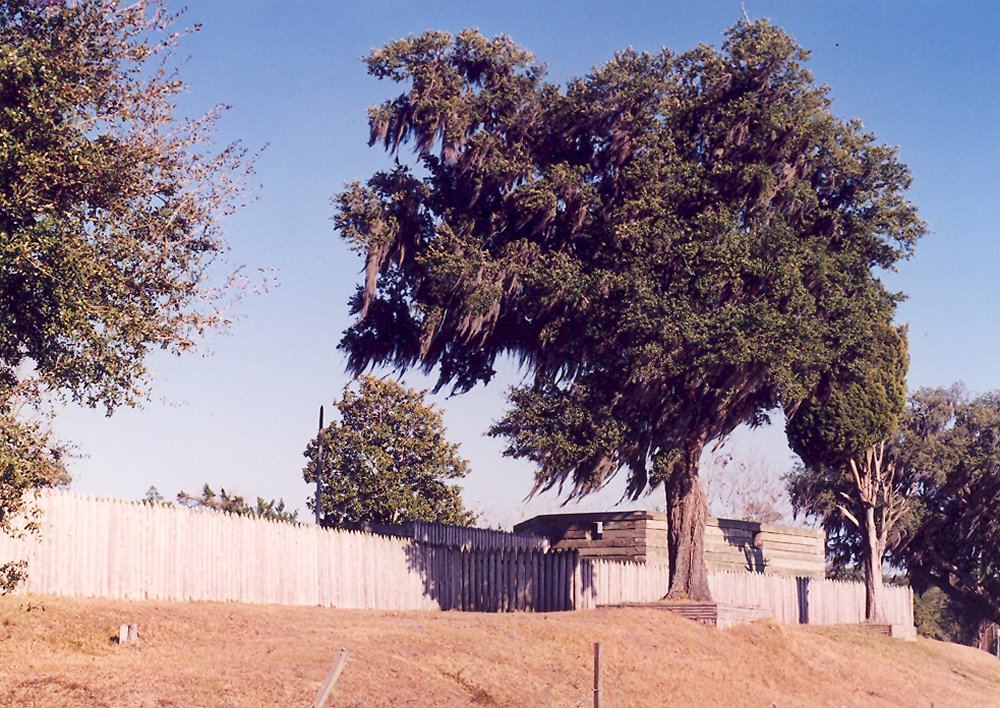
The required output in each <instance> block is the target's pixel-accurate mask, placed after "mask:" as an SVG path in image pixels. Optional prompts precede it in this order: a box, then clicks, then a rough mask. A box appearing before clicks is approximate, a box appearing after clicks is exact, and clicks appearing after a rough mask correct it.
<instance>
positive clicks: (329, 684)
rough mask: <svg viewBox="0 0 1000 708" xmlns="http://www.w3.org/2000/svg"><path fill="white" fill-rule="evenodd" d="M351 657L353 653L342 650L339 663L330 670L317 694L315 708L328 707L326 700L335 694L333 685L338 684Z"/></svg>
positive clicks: (338, 658) (314, 702)
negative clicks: (348, 658)
mask: <svg viewBox="0 0 1000 708" xmlns="http://www.w3.org/2000/svg"><path fill="white" fill-rule="evenodd" d="M350 655H351V652H349V651H347V650H346V649H341V650H340V656H339V657H337V663H335V664H334V665H333V668H332V669H330V673H328V674H327V675H326V681H324V682H323V685H322V686H320V689H319V693H317V694H316V700H315V701H313V708H323V706H324V705H326V700H327V699H328V698H329V697H330V694H331V693H333V684H335V683H337V679H339V678H340V673H341V672H342V671H343V670H344V667H345V666H347V657H349V656H350Z"/></svg>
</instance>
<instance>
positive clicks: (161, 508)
mask: <svg viewBox="0 0 1000 708" xmlns="http://www.w3.org/2000/svg"><path fill="white" fill-rule="evenodd" d="M38 505H39V507H40V510H41V512H42V519H41V534H40V535H30V536H27V537H25V538H22V539H15V538H11V537H9V536H6V535H4V534H0V563H2V562H6V561H8V560H21V559H24V560H27V561H28V580H27V582H26V584H25V586H24V587H22V588H21V592H27V593H32V594H53V595H68V596H84V597H106V598H121V599H157V600H212V601H237V602H247V603H261V604H285V605H319V606H326V607H345V608H368V609H387V610H439V609H440V610H474V611H486V612H496V611H514V610H522V611H542V612H546V611H558V610H571V609H591V608H594V607H597V606H599V605H606V604H617V603H623V602H651V601H655V600H658V599H660V598H662V597H663V595H664V594H665V593H666V589H667V582H668V574H667V568H666V566H663V565H650V564H645V563H635V562H620V561H610V560H599V559H587V558H581V557H580V555H579V553H578V552H577V551H571V550H568V551H547V552H546V551H543V550H540V549H533V548H527V549H522V548H487V549H482V548H476V547H474V545H473V543H474V541H472V540H470V539H472V538H475V537H476V535H475V534H470V535H468V536H467V537H466V538H465V539H464V540H463V539H459V541H457V542H456V543H455V544H454V545H436V544H434V543H430V542H420V541H414V540H412V539H411V538H399V537H392V536H385V535H377V534H371V533H364V532H360V531H335V530H331V529H322V528H320V527H318V526H314V525H306V524H289V523H282V522H276V521H266V520H263V519H253V518H248V517H242V516H233V515H230V514H223V513H219V512H217V511H212V510H194V509H187V508H183V507H168V506H165V505H158V504H146V503H142V502H135V501H126V500H121V499H107V498H100V499H98V498H93V497H86V496H81V495H77V494H74V493H71V492H63V491H48V492H45V493H43V494H41V495H40V496H39V498H38ZM464 530H465V531H467V529H464ZM442 533H444V534H446V535H445V536H444V538H445V540H446V541H447V539H449V538H457V537H455V536H448V535H447V533H448V532H447V531H442ZM500 533H502V532H497V531H491V532H489V534H485V535H480V536H478V538H479V541H480V542H481V543H498V541H497V540H496V538H497V537H496V536H495V535H496V534H500ZM422 538H424V539H427V538H431V536H430V535H429V534H428V535H424V536H423V537H422ZM483 539H487V540H486V541H483ZM490 539H492V540H490ZM518 543H520V541H519V542H518ZM709 582H710V585H711V588H712V593H713V595H714V597H715V599H716V600H717V601H718V602H719V603H720V604H727V605H741V606H746V607H759V608H764V609H765V610H768V611H769V613H770V614H771V616H773V617H774V619H775V620H776V621H778V622H787V623H793V624H794V623H806V622H808V623H810V624H832V623H841V622H859V621H861V620H862V619H863V617H864V586H863V585H862V584H860V583H844V582H835V581H826V580H816V579H807V578H793V577H784V576H773V575H762V574H757V573H733V572H716V573H711V574H710V577H709ZM885 605H886V612H887V614H888V615H889V622H890V623H891V624H909V625H910V626H912V624H913V605H912V592H911V591H910V590H909V588H896V587H887V588H886V594H885Z"/></svg>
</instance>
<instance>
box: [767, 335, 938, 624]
mask: <svg viewBox="0 0 1000 708" xmlns="http://www.w3.org/2000/svg"><path fill="white" fill-rule="evenodd" d="M872 339H873V341H875V343H876V346H875V348H874V357H873V358H872V359H871V360H869V361H868V362H862V363H861V365H859V366H856V367H853V368H845V369H844V370H843V371H842V372H841V374H840V378H834V379H833V380H831V381H830V382H829V383H828V385H827V387H826V390H825V391H824V392H822V393H821V394H820V395H817V396H813V397H810V398H809V399H808V400H806V401H805V403H803V405H802V406H800V408H799V410H798V411H797V413H796V415H795V417H793V418H792V419H791V420H789V421H788V424H787V431H788V438H789V442H790V444H791V446H792V449H793V450H794V451H795V452H796V453H797V454H798V455H799V457H801V458H802V461H803V464H802V465H801V466H799V467H798V468H796V469H795V470H794V471H793V472H792V473H791V474H790V475H789V477H788V487H789V496H790V498H791V501H792V506H793V509H795V511H796V513H799V512H804V513H805V514H806V515H808V516H813V517H816V518H819V519H820V520H821V521H822V523H823V528H824V529H825V531H826V534H827V545H828V549H829V550H830V551H831V553H830V555H831V557H832V558H833V560H834V562H835V563H838V564H848V563H858V564H860V565H861V566H862V567H863V568H864V577H865V617H866V619H867V620H868V621H869V622H883V621H884V616H883V610H882V602H881V598H882V594H883V593H882V586H883V581H882V563H883V561H884V559H885V555H886V552H887V550H889V548H890V547H891V546H894V545H896V544H897V543H898V542H899V538H900V536H899V530H900V528H901V527H902V526H905V525H906V523H907V520H908V513H909V512H910V510H911V509H910V506H911V505H910V496H911V494H912V492H913V491H914V489H915V488H916V486H917V483H918V481H919V480H918V477H917V476H916V474H915V472H916V471H915V470H909V469H905V468H903V467H901V466H900V465H899V464H898V463H897V461H896V459H895V451H894V450H895V442H896V441H895V439H894V436H895V433H896V429H897V427H898V425H899V419H900V415H901V414H902V412H903V408H904V406H905V404H906V371H907V368H908V366H909V357H908V354H907V342H906V335H905V331H904V330H902V329H897V328H895V327H891V326H885V327H882V328H881V329H873V334H872ZM887 444H888V447H887Z"/></svg>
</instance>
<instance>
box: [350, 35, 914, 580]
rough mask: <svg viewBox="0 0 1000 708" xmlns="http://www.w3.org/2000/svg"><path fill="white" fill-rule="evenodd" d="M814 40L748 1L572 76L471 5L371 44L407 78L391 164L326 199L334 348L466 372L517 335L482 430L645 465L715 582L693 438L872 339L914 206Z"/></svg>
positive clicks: (791, 403)
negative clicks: (817, 65)
mask: <svg viewBox="0 0 1000 708" xmlns="http://www.w3.org/2000/svg"><path fill="white" fill-rule="evenodd" d="M806 57H807V53H806V52H805V51H804V50H803V49H801V48H800V47H798V46H797V45H796V44H795V42H794V40H793V39H792V38H791V37H790V36H788V35H787V34H785V33H784V32H783V31H781V30H780V29H778V28H776V27H773V26H771V25H770V24H768V23H767V22H763V21H761V22H755V23H750V22H741V23H739V24H738V25H736V26H735V27H733V28H732V29H730V30H729V32H728V33H727V37H726V40H725V42H724V43H723V45H722V47H721V49H720V50H716V49H713V48H711V47H707V46H699V47H698V48H696V49H694V50H691V51H688V52H685V53H683V54H678V55H674V54H671V53H670V52H669V51H666V50H664V51H662V52H661V53H659V54H657V55H655V56H654V55H649V54H646V53H640V52H635V51H632V50H626V51H623V52H619V53H618V54H616V55H615V57H614V58H613V59H611V60H610V61H608V62H607V63H606V64H604V65H603V66H600V67H598V68H595V69H593V70H592V71H591V72H590V73H589V74H587V75H586V76H584V77H583V78H579V79H574V80H572V81H570V82H569V83H568V84H567V85H566V86H565V87H561V86H557V85H554V84H552V83H548V82H546V81H545V79H544V70H543V69H542V67H541V66H540V65H539V64H537V63H536V62H535V61H534V59H533V57H532V56H531V54H529V53H528V52H527V51H525V50H523V49H521V48H520V47H518V46H517V45H516V44H514V42H513V41H511V40H510V39H508V38H506V37H497V38H494V39H487V38H485V37H483V36H482V35H480V34H479V33H477V32H475V31H471V30H466V31H464V32H462V33H460V34H459V35H458V36H456V37H452V36H450V35H448V34H445V33H442V32H428V33H425V34H423V35H420V36H418V37H410V38H407V39H403V40H399V41H395V42H392V43H390V44H388V45H386V46H385V47H384V48H382V49H378V50H375V51H373V52H372V53H371V55H369V57H368V58H367V64H368V70H369V73H371V74H373V75H374V76H376V77H378V78H380V79H389V80H391V81H393V82H397V83H401V84H404V90H403V93H401V94H400V95H399V96H398V97H396V98H394V99H391V100H389V101H386V102H385V103H384V104H382V105H381V106H378V107H375V108H373V109H371V110H370V113H369V116H370V127H371V135H370V138H371V143H372V144H374V143H376V142H377V143H381V144H382V145H383V146H384V147H385V148H386V150H387V151H388V152H389V153H391V154H392V155H393V156H394V157H395V159H396V166H395V167H393V168H392V169H390V170H387V171H383V172H378V173H376V174H375V175H374V176H373V177H371V179H369V180H368V181H367V183H365V184H361V183H355V184H353V185H349V186H348V188H347V189H346V190H345V191H344V192H342V193H341V194H339V195H338V196H337V197H336V199H335V201H336V205H337V214H336V217H335V220H336V226H337V228H338V229H339V232H340V234H341V236H342V237H344V238H345V239H346V240H347V241H348V242H349V243H350V244H351V246H352V247H353V248H355V249H356V250H358V251H359V252H361V253H363V254H364V256H365V283H364V285H363V287H360V288H359V289H358V292H357V294H356V295H355V296H354V298H353V300H352V301H351V309H352V312H353V313H355V314H356V315H358V321H357V323H356V324H355V325H354V326H352V327H351V328H350V329H349V330H348V331H347V332H346V334H345V336H344V338H343V340H342V342H341V347H342V349H343V350H344V351H346V352H347V354H348V356H349V367H350V369H351V370H352V371H354V372H355V373H358V372H362V371H364V370H365V369H366V368H367V367H369V366H380V365H388V366H391V367H394V368H395V369H397V370H405V369H408V368H409V367H412V366H420V367H422V368H423V369H424V370H425V371H431V370H434V369H435V368H436V369H437V372H438V383H437V385H438V387H439V388H440V387H443V386H446V385H450V386H451V387H452V390H453V391H454V392H465V391H468V390H470V389H471V388H473V387H474V386H475V385H476V384H477V383H479V382H484V381H488V380H489V379H490V378H491V377H492V376H493V374H494V368H493V367H494V363H495V361H496V359H497V357H498V356H507V355H509V356H514V357H516V358H517V359H518V360H519V361H520V362H521V363H522V365H523V366H524V367H526V369H527V371H528V372H529V374H530V377H531V378H530V380H529V381H528V382H527V383H526V384H525V385H523V386H520V387H517V388H515V389H514V390H512V391H511V393H510V404H511V405H510V409H509V411H508V413H507V415H505V416H504V417H503V418H502V419H501V420H500V421H498V422H497V424H496V425H495V426H494V427H493V428H492V430H491V433H492V434H494V435H500V436H504V437H506V438H507V439H508V440H509V441H510V445H509V447H508V448H507V450H506V454H508V455H511V456H516V457H523V458H526V459H529V460H532V461H533V462H535V463H536V464H537V466H538V470H537V477H536V484H535V487H534V490H533V491H534V492H538V491H542V490H547V489H552V488H558V489H560V490H562V489H563V488H564V485H565V484H566V483H569V485H570V486H569V491H568V498H569V499H573V498H576V497H579V496H581V495H585V494H588V493H590V492H593V491H594V490H597V489H600V488H601V487H603V486H604V485H606V484H607V482H608V480H609V479H610V478H611V477H612V476H614V475H615V474H616V473H617V472H618V471H619V470H622V469H625V470H627V485H626V494H627V495H629V496H632V497H637V496H639V495H641V494H643V493H644V492H646V491H648V490H651V489H653V488H656V487H659V486H661V485H662V486H663V487H664V489H665V492H666V503H667V510H668V518H669V531H668V534H669V540H670V564H671V569H670V573H671V581H670V583H671V585H670V587H671V590H670V592H671V594H672V595H674V596H683V595H687V596H690V597H693V598H699V599H702V598H707V597H708V596H709V589H708V582H707V573H706V569H705V564H704V556H703V533H704V520H705V517H706V515H707V509H706V500H705V494H704V491H703V489H702V487H701V484H700V482H699V479H698V474H697V471H698V462H699V458H700V456H701V452H702V449H703V448H704V446H705V445H706V444H709V443H712V442H713V441H716V440H719V439H720V438H723V437H725V436H726V435H727V434H729V433H730V432H731V431H732V430H734V429H735V428H736V427H737V426H738V425H740V424H743V423H750V424H762V423H764V422H765V421H766V420H767V411H769V410H772V409H774V408H775V407H777V406H781V407H783V408H784V410H785V411H786V414H788V415H789V416H793V415H794V413H795V411H796V410H797V408H798V406H799V404H800V403H801V402H802V401H803V400H805V399H806V398H808V397H809V396H810V395H812V394H813V393H814V391H815V390H816V389H817V387H818V386H820V385H821V383H822V381H823V379H824V377H825V376H826V374H827V372H828V371H829V370H830V369H831V368H832V367H834V365H839V364H840V363H841V362H852V361H855V360H858V359H861V358H863V357H864V356H866V355H867V353H868V351H869V350H870V349H871V348H872V343H871V342H870V341H869V338H868V332H869V330H870V329H871V327H872V326H873V325H877V324H878V323H887V322H889V321H890V320H891V317H892V314H893V310H894V306H895V298H894V296H893V295H892V294H890V293H889V292H887V291H886V289H885V288H884V286H883V285H882V283H881V282H880V281H879V280H878V279H877V278H875V277H874V276H873V274H872V269H873V268H882V269H888V268H892V267H893V266H894V264H895V263H896V262H897V261H898V260H900V259H901V258H904V257H906V256H908V255H909V253H910V252H911V249H912V247H913V245H914V243H915V241H916V240H917V239H918V238H919V236H920V235H921V234H922V233H923V231H924V226H923V224H922V222H921V221H920V220H919V219H918V217H917V215H916V210H915V208H914V207H913V206H912V205H911V204H910V203H909V202H908V201H907V200H906V199H905V196H904V193H905V191H906V189H907V188H908V186H909V183H910V177H909V173H908V170H907V168H906V166H905V165H903V164H902V163H900V162H899V160H898V158H897V154H896V151H895V150H893V149H892V148H889V147H886V146H883V145H879V144H877V143H876V142H875V138H874V136H873V135H871V134H869V133H866V132H865V131H864V130H863V128H862V126H861V124H860V123H859V122H857V121H851V122H847V123H845V122H843V121H841V120H839V119H838V118H836V117H835V116H834V115H833V114H832V112H831V110H830V99H829V97H828V95H827V89H826V88H825V87H820V86H816V85H815V83H814V82H813V79H812V77H811V75H810V74H809V72H808V71H806V70H805V69H804V68H803V65H802V63H803V62H804V61H805V59H806ZM406 145H411V146H412V148H413V154H414V157H415V163H416V164H415V165H410V164H406V163H405V162H404V161H405V159H406V154H405V151H404V147H405V146H406Z"/></svg>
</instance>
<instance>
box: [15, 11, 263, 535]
mask: <svg viewBox="0 0 1000 708" xmlns="http://www.w3.org/2000/svg"><path fill="white" fill-rule="evenodd" d="M174 20H175V17H174V16H172V15H171V14H170V13H169V12H167V11H166V9H165V8H164V6H163V2H162V0H137V1H136V2H130V3H120V2H118V0H76V1H75V2H40V1H38V0H0V465H2V467H0V487H2V492H0V506H2V508H0V527H2V526H3V519H4V518H5V517H6V516H7V515H9V514H12V513H15V512H17V511H18V510H19V509H20V508H21V507H20V500H21V499H22V498H23V492H24V490H25V489H28V488H31V487H33V486H36V485H39V484H46V483H50V482H51V481H52V479H53V478H52V476H51V475H50V474H49V471H51V470H52V469H54V468H57V467H58V463H59V459H58V448H57V447H56V446H53V445H52V444H51V443H50V441H49V439H48V435H47V432H46V431H47V427H46V425H45V424H44V421H43V420H42V419H40V418H39V416H40V415H42V416H43V415H44V410H45V404H46V402H48V401H51V399H52V397H53V396H54V397H57V398H62V399H71V400H74V401H77V402H79V403H82V404H84V405H89V406H103V407H104V408H106V409H107V410H108V411H109V412H110V411H111V410H112V409H114V408H115V407H117V406H119V405H122V404H135V403H138V402H140V401H142V400H143V399H144V397H145V396H146V395H147V388H148V376H147V371H146V367H145V363H144V362H145V359H146V355H147V354H148V353H149V352H150V351H151V350H152V349H154V348H162V349H167V350H173V351H175V352H180V351H183V350H186V349H188V348H190V347H191V346H192V345H193V344H194V342H195V341H196V339H197V337H198V336H199V335H200V334H201V333H203V332H204V331H205V330H206V329H208V328H212V327H216V326H220V325H222V324H224V323H225V320H226V317H225V310H224V308H225V306H226V305H227V304H228V302H229V300H230V296H231V295H233V294H234V293H237V292H239V290H240V288H233V287H232V286H233V281H232V280H228V281H227V280H221V281H220V280H219V277H220V276H221V278H223V279H224V278H227V277H229V276H230V275H231V272H230V271H227V270H225V266H224V264H222V263H221V261H220V258H221V257H222V256H223V254H224V252H225V250H226V246H225V244H224V242H223V241H222V240H221V239H220V235H219V231H218V224H217V219H218V217H219V216H220V215H222V214H224V213H226V212H227V211H229V210H231V209H232V208H234V207H235V206H236V205H237V201H236V199H237V198H238V195H239V192H240V189H241V187H240V180H239V178H240V177H241V171H242V169H244V168H245V167H246V164H247V163H246V161H245V160H244V153H243V151H242V150H241V149H239V148H238V147H237V146H235V145H229V146H227V147H224V148H222V149H221V150H218V151H217V150H214V149H213V148H212V145H211V134H212V130H213V126H214V124H215V121H216V118H217V116H218V111H213V112H211V113H209V114H208V115H206V116H205V117H203V118H201V119H199V120H193V121H187V120H179V119H177V118H175V117H174V101H175V97H176V96H177V95H178V94H179V93H180V92H181V91H182V90H183V88H184V84H183V83H182V82H181V81H180V80H179V77H178V76H177V74H176V72H175V71H174V70H173V67H172V62H171V52H172V51H173V49H174V47H175V45H176V44H177V42H178V40H179V39H180V37H181V36H183V35H184V34H185V32H179V33H177V32H173V31H172V29H171V24H172V22H173V21H174ZM218 266H222V268H223V269H222V270H220V269H219V267H218ZM220 283H221V284H220ZM28 468H31V469H28Z"/></svg>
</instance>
